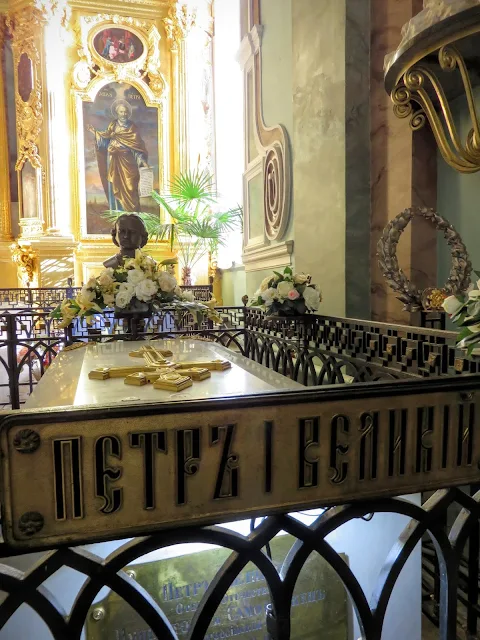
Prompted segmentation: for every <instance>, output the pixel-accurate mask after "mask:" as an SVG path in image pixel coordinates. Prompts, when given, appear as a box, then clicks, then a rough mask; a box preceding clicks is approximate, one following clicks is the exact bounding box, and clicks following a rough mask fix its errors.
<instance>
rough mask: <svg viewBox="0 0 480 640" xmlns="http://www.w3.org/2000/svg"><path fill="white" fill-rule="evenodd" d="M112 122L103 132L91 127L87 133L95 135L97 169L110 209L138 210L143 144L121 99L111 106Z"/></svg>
mask: <svg viewBox="0 0 480 640" xmlns="http://www.w3.org/2000/svg"><path fill="white" fill-rule="evenodd" d="M112 114H113V117H114V119H113V120H112V122H110V124H109V125H108V127H107V129H106V130H105V131H98V130H97V129H95V128H94V127H92V126H91V125H88V127H87V128H88V130H89V131H90V132H91V133H93V134H94V135H95V149H96V154H97V163H98V170H99V173H100V178H101V180H102V185H103V189H104V191H105V195H106V196H107V200H108V204H109V207H110V209H113V210H117V211H139V210H140V197H139V193H138V183H139V181H140V172H139V169H140V168H142V167H148V162H147V161H148V152H147V149H146V147H145V142H144V141H143V139H142V136H141V135H140V132H139V131H138V128H137V126H136V124H135V123H134V122H132V120H131V119H130V117H131V114H132V110H131V107H130V105H129V104H128V102H126V101H125V100H116V101H115V102H114V103H113V105H112Z"/></svg>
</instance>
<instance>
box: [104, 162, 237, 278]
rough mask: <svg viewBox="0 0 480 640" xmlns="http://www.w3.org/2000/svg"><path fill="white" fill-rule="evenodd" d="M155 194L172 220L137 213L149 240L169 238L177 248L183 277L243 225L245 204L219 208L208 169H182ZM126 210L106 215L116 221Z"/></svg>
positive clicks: (156, 200) (187, 275) (159, 203)
mask: <svg viewBox="0 0 480 640" xmlns="http://www.w3.org/2000/svg"><path fill="white" fill-rule="evenodd" d="M152 198H153V200H154V201H155V202H156V203H157V204H158V205H159V206H160V208H161V209H163V210H164V211H165V212H166V213H167V214H168V215H169V216H170V220H171V221H170V222H167V223H164V222H161V219H160V216H157V215H155V214H153V213H144V212H141V211H138V212H135V213H137V215H139V216H140V218H141V219H142V220H143V222H144V224H145V228H146V230H147V233H148V237H149V239H150V240H155V241H157V242H158V241H162V240H168V241H169V242H170V247H171V249H172V250H173V249H176V251H177V253H178V255H179V257H180V259H181V261H182V263H183V267H184V280H185V279H188V277H189V273H190V272H191V269H192V267H193V266H194V265H195V264H196V263H197V262H198V261H199V260H200V259H201V258H203V257H204V256H205V255H206V254H207V253H210V254H212V255H215V254H216V252H217V250H218V248H219V246H224V245H225V242H226V237H227V234H228V233H229V232H231V231H234V230H236V229H239V228H241V226H242V207H240V206H237V207H235V208H232V209H227V210H223V211H219V210H218V200H219V197H218V194H217V191H216V189H215V185H214V179H213V176H212V175H211V174H210V173H208V171H200V170H199V169H196V170H194V171H186V172H184V173H180V174H179V175H177V176H174V177H173V178H172V180H171V181H170V183H169V185H168V188H167V190H166V192H165V193H163V194H160V193H157V192H156V191H153V192H152ZM123 213H125V211H107V212H105V213H104V214H103V215H104V217H105V218H106V219H107V220H109V221H110V222H112V223H113V222H115V220H116V219H117V218H118V216H120V215H122V214H123ZM184 284H190V283H189V282H184Z"/></svg>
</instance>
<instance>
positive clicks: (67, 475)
mask: <svg viewBox="0 0 480 640" xmlns="http://www.w3.org/2000/svg"><path fill="white" fill-rule="evenodd" d="M80 443H81V438H80V437H79V438H66V439H59V440H54V441H53V482H54V488H55V489H54V490H55V519H56V520H65V519H66V517H67V499H66V496H67V494H68V493H69V489H70V491H71V499H72V504H71V511H72V515H73V517H74V518H83V486H82V473H81V471H82V466H81V465H82V463H81V449H80Z"/></svg>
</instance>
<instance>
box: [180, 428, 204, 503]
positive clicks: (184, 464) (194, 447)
mask: <svg viewBox="0 0 480 640" xmlns="http://www.w3.org/2000/svg"><path fill="white" fill-rule="evenodd" d="M175 441H176V459H177V504H185V503H186V501H187V484H186V481H185V479H186V476H193V475H195V474H196V473H197V471H198V467H199V465H200V429H199V428H198V427H195V428H194V429H184V430H179V431H177V432H176V434H175Z"/></svg>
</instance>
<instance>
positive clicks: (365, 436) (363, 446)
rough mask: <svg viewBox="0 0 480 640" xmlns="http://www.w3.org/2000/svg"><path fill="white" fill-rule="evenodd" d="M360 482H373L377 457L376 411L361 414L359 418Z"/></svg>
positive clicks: (375, 474) (375, 475)
mask: <svg viewBox="0 0 480 640" xmlns="http://www.w3.org/2000/svg"><path fill="white" fill-rule="evenodd" d="M360 434H361V435H360V454H359V455H360V460H359V469H358V477H359V479H360V480H366V479H368V480H375V478H376V477H377V456H378V411H373V412H372V413H362V415H361V416H360Z"/></svg>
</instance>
